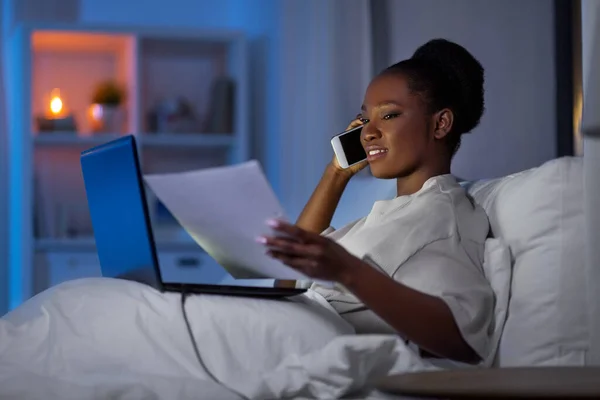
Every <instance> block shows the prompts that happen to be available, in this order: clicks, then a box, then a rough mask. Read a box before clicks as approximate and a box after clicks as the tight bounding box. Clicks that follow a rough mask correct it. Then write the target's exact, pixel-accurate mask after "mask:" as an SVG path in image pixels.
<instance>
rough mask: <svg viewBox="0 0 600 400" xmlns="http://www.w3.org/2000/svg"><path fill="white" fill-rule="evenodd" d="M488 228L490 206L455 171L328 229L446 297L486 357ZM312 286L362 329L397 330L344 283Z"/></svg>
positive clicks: (490, 299)
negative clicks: (475, 200) (464, 185)
mask: <svg viewBox="0 0 600 400" xmlns="http://www.w3.org/2000/svg"><path fill="white" fill-rule="evenodd" d="M488 233H489V223H488V219H487V216H486V214H485V212H484V211H483V209H482V208H481V207H479V206H477V205H474V203H473V202H472V201H471V200H470V199H469V198H468V197H467V195H466V193H465V191H464V189H463V188H462V187H461V186H460V185H459V184H458V183H457V181H456V179H455V178H454V177H453V176H452V175H440V176H436V177H433V178H431V179H429V180H427V182H425V184H424V185H423V187H422V188H421V190H419V191H418V192H417V193H414V194H412V195H408V196H399V197H396V198H394V199H392V200H384V201H378V202H376V203H375V204H374V205H373V208H372V210H371V212H370V213H369V215H367V216H366V217H364V218H361V219H359V220H358V221H355V222H353V223H350V224H348V225H346V226H345V227H343V228H341V229H339V230H332V229H330V230H328V231H326V232H324V233H323V234H325V235H327V236H328V237H330V238H331V239H333V240H335V241H337V242H338V243H339V244H340V245H342V246H343V247H344V248H345V249H346V250H348V251H349V252H350V253H351V254H353V255H355V256H356V257H359V258H361V259H363V260H365V261H367V262H368V263H369V264H370V265H372V266H373V267H374V268H378V269H379V270H381V271H382V272H384V273H386V274H387V275H389V276H390V277H392V278H393V279H395V280H397V281H398V282H401V283H402V284H404V285H406V286H409V287H411V288H413V289H415V290H419V291H421V292H423V293H427V294H430V295H433V296H437V297H439V298H441V299H442V300H444V301H445V302H446V304H447V305H448V307H449V308H450V310H451V311H452V314H453V315H454V318H455V320H456V323H457V325H458V327H459V329H460V332H461V333H462V335H463V337H464V339H465V341H466V342H467V343H468V344H469V345H470V346H471V347H472V348H473V349H474V350H475V351H476V352H477V353H478V354H479V355H480V356H481V357H482V358H483V357H485V355H486V353H487V351H488V347H489V343H488V341H489V330H490V329H492V324H493V315H494V294H493V291H492V288H491V286H490V284H489V283H488V281H487V280H486V278H485V277H484V274H483V269H482V266H483V258H484V245H485V240H486V238H487V236H488ZM311 288H312V289H313V290H315V291H317V292H318V293H320V294H321V295H322V296H323V297H325V299H327V301H328V302H329V304H331V305H332V306H333V307H334V308H335V309H336V311H337V312H338V313H339V314H340V315H341V316H342V317H343V318H344V319H345V320H346V321H348V322H349V323H350V324H352V325H353V326H354V328H355V330H356V332H357V333H384V334H393V333H396V332H395V331H394V329H393V328H392V327H391V326H389V325H388V324H387V323H386V322H384V321H383V320H382V319H381V318H379V317H378V316H377V315H376V314H375V313H373V312H372V311H370V310H369V309H367V308H366V307H365V306H364V305H363V304H362V303H361V301H360V300H358V299H357V298H356V297H355V296H354V295H353V294H352V293H350V292H348V291H347V290H345V289H344V288H340V287H339V286H337V287H336V288H326V287H323V286H320V285H318V284H313V285H312V287H311ZM432 329H433V327H432Z"/></svg>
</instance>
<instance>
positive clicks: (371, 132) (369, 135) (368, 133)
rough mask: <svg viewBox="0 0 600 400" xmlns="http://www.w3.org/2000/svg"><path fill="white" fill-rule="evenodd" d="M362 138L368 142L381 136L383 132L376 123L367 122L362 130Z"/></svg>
mask: <svg viewBox="0 0 600 400" xmlns="http://www.w3.org/2000/svg"><path fill="white" fill-rule="evenodd" d="M361 136H362V140H363V141H364V142H365V143H367V142H370V141H371V140H374V139H377V138H378V137H380V136H381V132H379V130H378V129H377V127H376V126H375V124H370V123H369V124H366V125H365V127H364V128H363V130H362V135H361Z"/></svg>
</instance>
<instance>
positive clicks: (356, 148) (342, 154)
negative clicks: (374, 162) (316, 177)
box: [331, 125, 367, 169]
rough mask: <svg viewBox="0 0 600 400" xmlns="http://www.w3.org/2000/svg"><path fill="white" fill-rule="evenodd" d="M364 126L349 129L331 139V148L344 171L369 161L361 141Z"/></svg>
mask: <svg viewBox="0 0 600 400" xmlns="http://www.w3.org/2000/svg"><path fill="white" fill-rule="evenodd" d="M362 129H363V126H362V125H361V126H357V127H356V128H352V129H349V130H347V131H344V132H342V133H340V134H338V135H335V136H334V137H333V138H332V139H331V146H332V147H333V152H334V153H335V157H336V159H337V162H338V164H339V165H340V167H342V168H343V169H347V168H350V167H352V166H353V165H356V164H359V163H360V162H362V161H365V160H366V159H367V153H366V152H365V149H364V148H363V146H362V143H361V141H360V134H361V132H362Z"/></svg>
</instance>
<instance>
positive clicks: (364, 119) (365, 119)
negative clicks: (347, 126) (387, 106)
mask: <svg viewBox="0 0 600 400" xmlns="http://www.w3.org/2000/svg"><path fill="white" fill-rule="evenodd" d="M358 120H359V121H360V122H362V123H363V124H366V123H367V122H369V120H368V119H367V118H362V117H360V118H359V119H358Z"/></svg>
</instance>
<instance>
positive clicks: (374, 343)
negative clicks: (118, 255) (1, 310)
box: [0, 278, 436, 400]
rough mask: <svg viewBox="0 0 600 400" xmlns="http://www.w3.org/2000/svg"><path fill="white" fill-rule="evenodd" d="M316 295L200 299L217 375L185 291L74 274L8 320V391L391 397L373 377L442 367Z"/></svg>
mask: <svg viewBox="0 0 600 400" xmlns="http://www.w3.org/2000/svg"><path fill="white" fill-rule="evenodd" d="M317 296H318V295H317V294H316V293H311V292H309V293H308V294H307V295H303V296H298V297H297V298H296V299H295V300H294V301H275V300H261V299H249V298H236V297H224V296H211V295H203V296H191V297H189V298H188V300H187V302H186V310H187V313H188V317H189V318H190V323H191V326H192V330H193V333H194V337H195V339H196V342H197V343H198V348H199V352H200V355H201V357H202V360H203V362H204V364H205V365H206V366H207V367H208V369H209V370H210V372H211V373H212V375H214V376H215V377H216V378H217V380H218V382H215V381H213V380H212V379H211V378H210V375H209V374H207V373H206V372H205V371H204V370H203V368H202V367H201V365H200V364H199V363H198V361H197V359H196V357H195V354H194V351H193V347H192V343H191V341H190V338H189V335H188V332H187V329H186V326H185V322H184V319H183V314H182V311H181V298H180V296H179V295H177V294H174V293H166V294H164V293H160V292H158V291H156V290H154V289H152V288H150V287H148V286H145V285H142V284H137V283H133V282H128V281H122V280H112V279H103V278H94V279H83V280H78V281H72V282H68V283H65V284H62V285H60V286H57V287H54V288H52V289H50V290H48V291H46V292H44V293H41V294H40V295H38V296H36V297H34V298H33V299H31V300H29V301H28V302H27V303H25V304H23V305H22V306H21V307H19V308H18V309H16V310H14V311H13V312H11V313H9V314H7V315H6V316H4V317H3V318H2V319H0V398H2V399H12V398H14V399H53V398H56V399H58V398H60V399H106V398H110V399H210V400H218V399H244V398H248V399H279V398H320V399H333V398H342V397H344V396H348V398H367V397H369V398H388V397H385V396H384V395H382V394H380V393H377V392H374V391H370V385H371V384H372V383H373V382H374V380H376V379H378V378H381V377H383V376H385V375H387V374H390V373H398V372H407V371H415V370H424V369H435V368H436V367H435V366H433V365H431V364H429V363H427V362H425V361H423V360H421V359H420V358H419V357H418V355H417V354H415V352H413V350H412V349H410V348H408V347H406V346H405V345H404V343H403V342H402V341H400V340H397V338H396V337H395V336H364V335H361V336H358V335H353V332H352V329H351V327H350V326H349V325H347V324H346V323H345V322H344V321H343V320H342V319H341V318H340V317H339V316H338V315H337V314H335V312H333V311H332V310H330V309H329V308H328V305H327V303H326V302H325V303H322V301H323V300H322V299H319V298H318V297H317ZM367 393H369V394H368V395H367Z"/></svg>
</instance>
